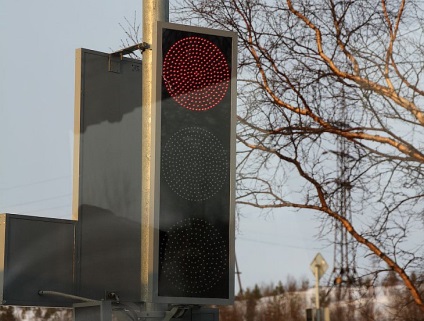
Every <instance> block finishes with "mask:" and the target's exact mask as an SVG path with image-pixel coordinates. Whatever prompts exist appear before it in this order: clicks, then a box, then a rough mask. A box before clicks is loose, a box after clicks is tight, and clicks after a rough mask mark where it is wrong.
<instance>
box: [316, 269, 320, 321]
mask: <svg viewBox="0 0 424 321" xmlns="http://www.w3.org/2000/svg"><path fill="white" fill-rule="evenodd" d="M319 308H320V307H319V265H318V264H316V265H315V309H316V314H315V315H316V321H321V314H320V311H319Z"/></svg>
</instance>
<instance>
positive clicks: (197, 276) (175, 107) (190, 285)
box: [153, 22, 236, 304]
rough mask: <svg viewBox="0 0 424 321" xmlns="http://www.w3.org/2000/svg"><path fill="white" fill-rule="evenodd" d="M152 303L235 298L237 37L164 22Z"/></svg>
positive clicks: (160, 49)
mask: <svg viewBox="0 0 424 321" xmlns="http://www.w3.org/2000/svg"><path fill="white" fill-rule="evenodd" d="M157 32H158V33H157V37H158V38H157V44H156V46H155V47H154V48H156V50H157V56H156V57H155V58H156V62H155V63H154V65H155V66H156V71H155V75H156V77H157V79H156V104H157V105H156V118H155V119H154V122H155V126H156V129H157V130H156V134H155V135H156V136H155V137H156V141H155V142H154V146H155V148H157V149H156V151H155V157H156V158H155V171H154V175H155V178H154V180H155V183H154V184H155V194H154V195H155V196H154V198H155V201H154V206H153V207H154V210H153V211H154V213H153V215H154V222H155V223H154V224H155V227H156V228H157V233H156V234H155V242H154V244H155V245H154V261H155V263H154V264H153V266H154V267H155V271H154V275H155V280H154V289H153V291H154V294H153V297H154V301H156V302H166V303H185V304H225V303H230V302H232V300H233V297H234V293H233V292H234V190H235V107H236V106H235V105H236V95H235V93H236V50H235V49H236V36H235V34H234V33H232V32H224V31H218V30H212V29H205V28H195V27H188V26H181V25H175V24H170V23H163V22H159V23H158V28H157Z"/></svg>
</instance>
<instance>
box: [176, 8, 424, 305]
mask: <svg viewBox="0 0 424 321" xmlns="http://www.w3.org/2000/svg"><path fill="white" fill-rule="evenodd" d="M176 8H177V10H176V14H177V15H179V16H180V17H181V18H182V19H184V22H185V23H187V21H190V22H191V23H192V24H200V25H206V26H210V27H216V28H221V29H227V30H233V31H235V32H236V33H237V34H238V37H239V38H238V41H239V60H238V67H239V69H238V70H239V106H238V107H239V108H238V121H239V125H238V135H237V138H238V141H239V147H240V149H239V152H238V185H237V187H238V195H237V201H238V203H239V204H245V205H251V206H255V207H258V208H261V209H275V208H295V209H299V210H313V211H315V212H317V213H319V215H320V217H321V218H322V219H323V220H324V222H325V223H329V222H330V221H331V222H338V224H340V225H342V226H343V228H344V229H346V230H347V231H348V232H349V233H350V234H351V235H352V237H353V239H354V240H355V241H356V242H357V244H358V246H359V249H360V250H363V251H365V254H366V255H367V254H369V255H370V256H372V257H374V258H375V260H374V262H377V264H374V265H373V268H372V269H371V268H368V271H367V270H366V269H367V266H363V270H362V272H363V273H364V274H367V273H369V274H373V275H376V274H378V273H381V272H387V271H394V272H395V273H396V274H397V275H398V276H399V278H400V279H401V280H402V282H403V284H404V285H405V287H406V288H407V289H408V291H409V293H410V294H411V297H412V298H413V300H414V302H415V304H416V305H417V306H418V307H419V309H421V310H422V311H424V302H423V288H422V287H421V283H419V282H414V281H413V280H412V279H411V278H410V275H411V273H412V272H413V271H419V270H422V267H423V263H424V261H423V257H424V255H423V245H424V244H423V243H424V242H423V233H422V229H423V223H424V214H423V205H422V204H423V201H424V171H423V166H424V153H423V147H424V131H423V129H424V128H423V127H424V107H423V103H424V100H423V96H424V86H423V85H424V84H423V81H422V77H423V70H424V59H423V57H424V55H423V51H424V39H423V36H422V35H423V34H424V30H423V29H424V17H423V10H422V6H421V5H420V1H418V0H417V1H415V0H408V1H407V0H393V1H386V0H381V1H368V0H296V1H292V0H286V1H282V0H231V1H229V0H215V1H210V0H180V1H179V2H177V4H176ZM339 141H344V142H345V143H346V145H347V146H348V149H347V150H343V151H340V150H337V149H336V146H335V145H336V142H339ZM341 153H342V155H341ZM337 157H343V158H344V160H345V162H344V163H345V166H346V173H347V175H346V176H345V178H344V181H343V184H348V185H349V188H350V189H351V191H350V197H351V199H350V202H351V204H352V205H351V206H352V212H353V215H354V219H353V220H352V221H350V220H348V219H347V218H346V216H344V215H343V214H342V213H340V211H339V210H338V207H337V195H338V191H339V189H340V186H341V184H340V181H339V180H338V178H339V177H340V169H339V168H338V167H337V166H335V163H336V161H337ZM328 226H334V224H324V225H323V231H326V230H327V229H331V227H328ZM417 240H418V241H417Z"/></svg>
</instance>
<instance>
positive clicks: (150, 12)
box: [141, 0, 169, 318]
mask: <svg viewBox="0 0 424 321" xmlns="http://www.w3.org/2000/svg"><path fill="white" fill-rule="evenodd" d="M168 20H169V0H143V42H145V43H147V45H148V46H150V48H149V49H147V50H145V51H144V52H143V58H142V64H143V65H142V69H143V73H142V146H143V148H142V152H141V166H142V170H141V172H142V175H141V177H142V182H141V186H142V190H141V193H142V196H141V202H142V203H141V216H142V218H141V222H142V227H141V229H142V233H141V235H142V240H141V243H142V247H141V248H142V251H141V282H142V300H143V301H144V302H146V303H145V311H146V313H147V312H149V311H151V312H153V311H163V315H165V311H166V310H167V307H166V305H163V304H153V303H152V301H151V298H149V294H150V293H152V290H153V284H152V282H151V279H152V278H151V274H152V272H153V271H152V269H153V267H152V266H151V264H150V263H151V262H153V246H152V244H153V237H154V222H152V216H151V215H150V212H151V207H152V203H151V202H152V200H153V199H154V198H153V193H154V191H153V190H152V189H151V186H152V182H151V179H153V178H152V176H151V174H152V171H153V166H154V164H153V162H152V151H153V148H154V146H153V145H152V141H153V140H152V138H153V137H152V135H154V134H155V133H153V132H152V131H153V128H154V127H152V124H153V121H152V114H153V113H154V108H155V102H154V101H153V86H154V85H153V84H154V82H153V81H154V80H153V76H154V75H153V51H152V50H151V46H152V44H153V40H154V30H155V26H156V23H157V21H168ZM158 318H163V316H158Z"/></svg>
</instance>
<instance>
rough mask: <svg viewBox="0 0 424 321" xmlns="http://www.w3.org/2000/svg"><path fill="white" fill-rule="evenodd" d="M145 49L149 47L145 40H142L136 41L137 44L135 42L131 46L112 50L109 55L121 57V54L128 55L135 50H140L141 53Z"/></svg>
mask: <svg viewBox="0 0 424 321" xmlns="http://www.w3.org/2000/svg"><path fill="white" fill-rule="evenodd" d="M147 49H150V44H148V43H147V42H142V43H138V44H135V45H133V46H130V47H127V48H124V49H121V50H118V51H115V52H112V53H111V55H112V56H120V57H121V58H122V57H123V56H125V55H129V54H131V53H133V52H134V51H136V50H140V51H141V53H143V52H144V51H146V50H147Z"/></svg>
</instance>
